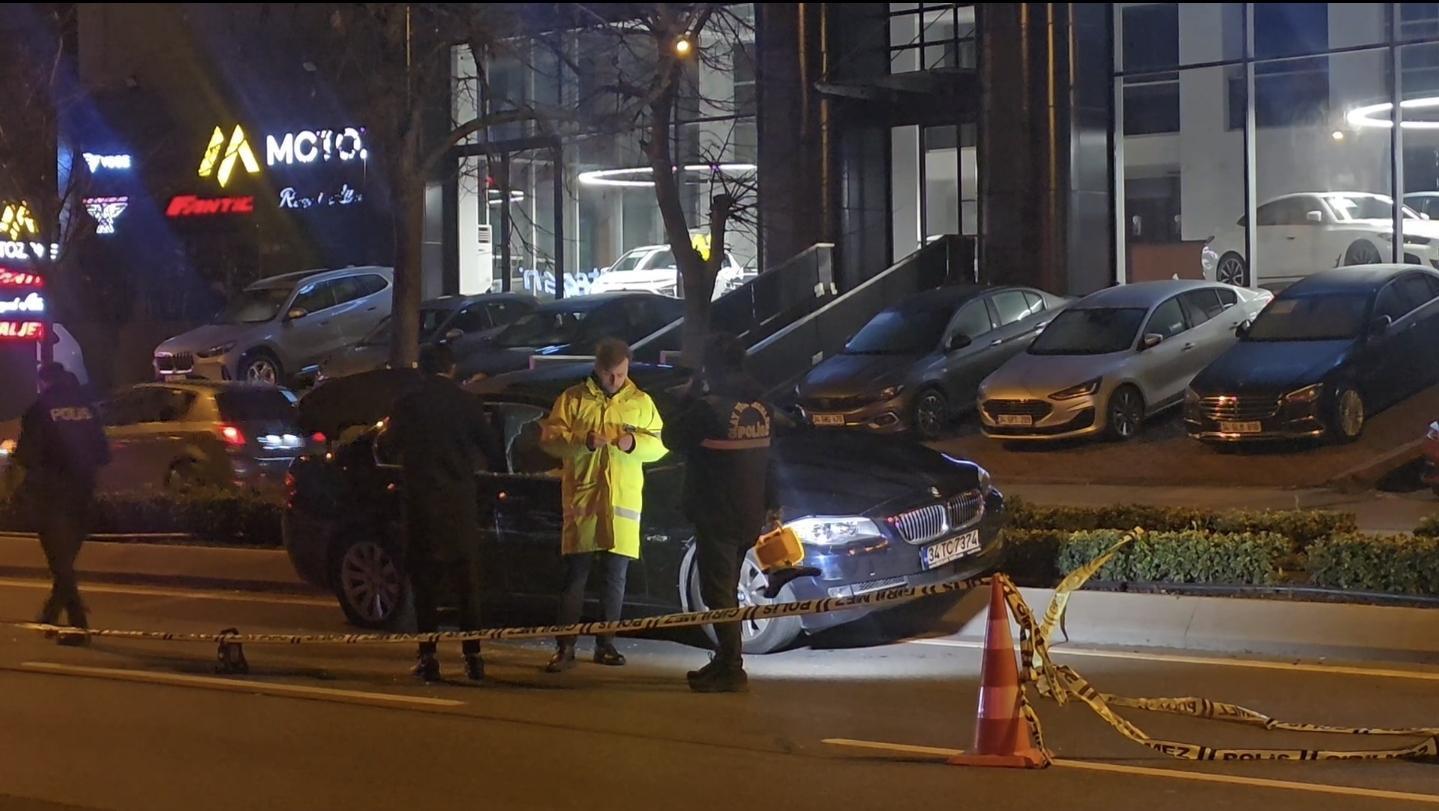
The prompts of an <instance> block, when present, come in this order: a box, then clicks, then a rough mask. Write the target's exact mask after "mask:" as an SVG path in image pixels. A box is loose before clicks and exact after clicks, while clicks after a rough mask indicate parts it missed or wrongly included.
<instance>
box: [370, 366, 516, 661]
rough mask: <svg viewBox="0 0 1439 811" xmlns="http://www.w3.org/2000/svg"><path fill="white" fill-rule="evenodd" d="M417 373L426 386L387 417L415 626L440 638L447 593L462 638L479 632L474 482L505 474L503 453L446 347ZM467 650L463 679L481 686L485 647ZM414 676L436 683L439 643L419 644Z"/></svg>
mask: <svg viewBox="0 0 1439 811" xmlns="http://www.w3.org/2000/svg"><path fill="white" fill-rule="evenodd" d="M420 370H421V371H422V372H424V373H425V379H424V381H423V382H421V383H419V384H418V385H417V386H416V387H415V388H413V389H411V390H410V391H408V392H407V393H406V394H405V395H404V396H402V397H401V398H400V399H399V401H398V402H396V403H395V408H394V413H393V414H392V415H391V417H390V431H391V432H392V433H393V440H392V441H393V442H394V446H395V448H396V449H397V450H398V452H399V455H400V467H401V486H402V487H403V490H404V500H405V522H406V537H407V544H408V548H407V550H406V551H407V554H406V559H407V563H408V568H409V570H410V574H411V578H410V580H411V587H412V589H413V591H414V596H415V620H416V624H417V626H418V627H419V631H420V633H430V632H433V631H436V630H438V628H439V619H438V616H437V614H438V605H437V603H438V600H439V598H440V595H441V594H442V593H443V592H449V593H450V594H452V595H453V596H454V598H455V600H456V602H457V608H458V609H459V623H458V625H459V628H460V630H463V631H473V630H479V628H480V568H479V546H480V543H479V528H480V520H481V518H482V516H481V509H480V504H479V483H478V482H477V480H476V478H475V474H476V473H477V472H480V471H483V470H491V469H492V470H499V469H501V468H502V467H503V464H504V451H503V449H502V448H501V447H500V442H499V437H498V436H496V434H495V432H494V429H493V427H492V426H491V424H490V420H489V416H488V415H487V414H486V413H485V411H484V408H483V406H482V405H481V404H480V401H479V400H478V399H477V398H475V397H474V396H472V395H470V394H468V393H466V392H465V391H464V390H463V389H461V388H460V387H459V385H458V384H457V383H455V381H454V374H455V359H454V355H453V354H451V352H450V350H449V348H448V347H445V346H442V345H441V346H434V347H427V348H426V349H425V351H424V353H423V354H422V355H421V358H420ZM446 586H448V588H446ZM462 645H463V652H464V657H465V674H466V675H467V676H468V677H469V678H471V679H474V680H476V681H478V680H480V679H483V678H484V676H485V663H484V660H483V659H481V658H480V643H479V642H478V641H466V642H464V643H462ZM414 672H415V675H417V676H419V677H420V678H421V679H423V680H425V681H437V680H439V678H440V664H439V661H438V660H437V659H436V658H435V645H434V643H430V642H422V643H420V651H419V662H418V663H417V664H416V665H415V670H414Z"/></svg>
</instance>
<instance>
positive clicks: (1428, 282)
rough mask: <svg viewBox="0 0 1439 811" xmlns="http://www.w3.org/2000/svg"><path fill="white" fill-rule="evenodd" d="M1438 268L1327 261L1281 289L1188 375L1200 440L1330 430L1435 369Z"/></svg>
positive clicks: (1194, 431) (1344, 432) (1355, 421)
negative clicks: (1235, 338)
mask: <svg viewBox="0 0 1439 811" xmlns="http://www.w3.org/2000/svg"><path fill="white" fill-rule="evenodd" d="M1435 347H1439V273H1435V272H1434V271H1432V270H1428V269H1426V268H1422V267H1416V266H1409V265H1367V266H1364V267H1346V268H1337V269H1334V270H1326V271H1323V272H1320V273H1316V274H1314V275H1312V276H1309V277H1307V278H1305V279H1303V280H1302V281H1299V282H1297V283H1295V284H1294V285H1292V286H1291V287H1288V288H1286V289H1285V290H1284V292H1282V293H1280V294H1279V296H1278V297H1277V298H1275V299H1274V301H1272V302H1270V304H1269V306H1268V307H1266V308H1264V311H1263V312H1261V313H1260V314H1259V316H1258V317H1257V318H1256V319H1255V320H1254V323H1253V324H1252V325H1250V326H1249V327H1247V328H1244V327H1242V326H1241V328H1240V340H1239V343H1237V344H1235V345H1234V346H1233V347H1232V348H1230V349H1229V350H1228V351H1227V352H1225V353H1224V354H1223V355H1221V356H1220V357H1219V359H1218V360H1216V361H1214V362H1213V363H1212V364H1210V365H1209V367H1208V368H1206V369H1205V370H1204V371H1202V372H1200V373H1199V376H1198V377H1196V378H1194V382H1193V383H1192V384H1190V387H1189V391H1188V392H1187V393H1186V395H1185V408H1184V422H1185V425H1186V426H1187V428H1188V431H1189V435H1190V436H1192V437H1195V438H1196V439H1201V440H1204V441H1207V442H1242V441H1247V440H1257V439H1297V438H1304V437H1319V436H1325V435H1329V436H1333V437H1334V438H1336V439H1338V440H1340V441H1352V440H1354V439H1357V438H1358V437H1359V434H1360V433H1361V432H1362V431H1363V430H1364V423H1365V421H1366V420H1367V419H1368V417H1369V415H1370V414H1371V413H1373V412H1375V411H1378V410H1379V409H1382V408H1385V407H1387V406H1389V405H1392V404H1394V403H1396V402H1398V401H1399V400H1402V399H1404V398H1405V397H1408V396H1409V395H1411V394H1413V393H1414V392H1416V391H1418V390H1420V389H1422V388H1424V387H1425V386H1428V385H1429V384H1431V383H1433V382H1434V381H1435V380H1436V379H1439V351H1435Z"/></svg>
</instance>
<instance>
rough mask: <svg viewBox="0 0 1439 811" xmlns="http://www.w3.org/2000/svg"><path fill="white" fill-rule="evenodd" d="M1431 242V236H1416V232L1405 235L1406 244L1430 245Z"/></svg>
mask: <svg viewBox="0 0 1439 811" xmlns="http://www.w3.org/2000/svg"><path fill="white" fill-rule="evenodd" d="M1430 242H1431V240H1430V239H1429V237H1421V236H1415V235H1414V234H1405V235H1404V244H1405V245H1428V244H1429V243H1430Z"/></svg>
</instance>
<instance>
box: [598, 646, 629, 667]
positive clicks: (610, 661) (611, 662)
mask: <svg viewBox="0 0 1439 811" xmlns="http://www.w3.org/2000/svg"><path fill="white" fill-rule="evenodd" d="M624 663H625V657H624V656H623V655H622V654H621V653H620V652H619V651H618V650H615V643H613V642H610V641H608V640H603V641H602V640H595V664H597V665H607V666H609V667H622V666H623V665H624Z"/></svg>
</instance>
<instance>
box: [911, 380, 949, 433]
mask: <svg viewBox="0 0 1439 811" xmlns="http://www.w3.org/2000/svg"><path fill="white" fill-rule="evenodd" d="M948 423H949V403H948V402H947V401H946V400H945V399H944V395H943V394H941V393H940V392H939V391H937V390H935V389H925V390H924V391H922V392H920V393H919V396H918V397H915V398H914V417H913V418H912V420H911V424H912V425H913V426H914V432H915V434H917V435H918V436H919V438H920V439H922V440H924V441H925V442H929V441H931V440H935V439H939V437H940V435H941V434H943V433H944V428H945V426H946V425H947V424H948Z"/></svg>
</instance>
